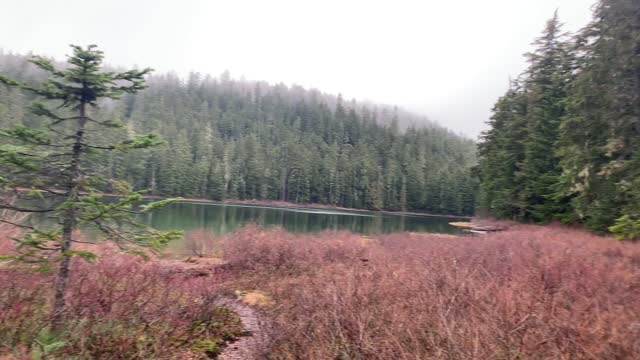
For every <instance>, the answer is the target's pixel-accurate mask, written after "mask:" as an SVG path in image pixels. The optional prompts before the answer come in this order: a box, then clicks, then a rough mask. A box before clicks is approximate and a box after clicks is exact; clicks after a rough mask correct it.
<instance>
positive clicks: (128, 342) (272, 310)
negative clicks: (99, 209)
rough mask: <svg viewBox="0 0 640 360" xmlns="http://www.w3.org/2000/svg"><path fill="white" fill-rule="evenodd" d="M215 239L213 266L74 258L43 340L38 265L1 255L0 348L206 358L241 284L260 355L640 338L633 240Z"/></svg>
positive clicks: (435, 352)
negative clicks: (259, 317) (62, 309)
mask: <svg viewBox="0 0 640 360" xmlns="http://www.w3.org/2000/svg"><path fill="white" fill-rule="evenodd" d="M187 235H188V238H189V239H190V241H191V242H193V243H196V244H198V243H200V246H199V247H198V249H199V252H200V255H202V256H205V257H206V256H211V255H212V253H213V252H214V251H215V252H217V250H213V248H212V247H208V246H205V245H206V244H209V243H211V242H216V241H219V240H220V239H216V238H215V236H212V235H211V234H207V233H206V232H194V233H191V234H187ZM2 244H3V245H4V246H0V248H2V250H1V251H0V252H2V253H6V252H7V251H10V248H9V246H8V245H7V244H9V242H7V241H4V242H3V243H2ZM223 244H224V245H223V247H224V255H223V259H222V260H223V261H222V264H217V265H214V263H215V262H210V263H209V264H212V265H206V264H207V262H204V263H203V264H205V265H201V266H200V267H199V268H198V269H197V271H196V272H190V271H188V268H187V267H186V266H187V265H189V263H185V262H175V261H167V260H163V259H159V258H155V259H153V260H151V261H148V262H145V261H144V260H143V259H141V258H138V257H133V256H131V255H128V254H121V253H117V252H112V251H110V250H109V249H108V248H102V249H103V250H101V251H100V257H99V260H97V262H96V263H95V264H88V263H86V262H84V260H81V259H74V262H73V263H72V266H73V268H74V271H73V276H72V278H71V281H70V285H69V293H68V294H69V299H71V300H70V302H69V305H68V309H67V311H66V313H65V317H64V318H65V326H64V332H63V333H61V334H59V335H58V336H57V337H55V338H48V337H47V334H46V333H43V332H42V331H41V326H42V324H45V323H46V322H47V316H48V312H47V308H48V307H49V306H51V297H50V294H49V293H50V292H51V291H52V290H51V289H50V288H49V287H47V286H42V284H45V283H48V282H50V281H51V280H50V277H51V275H50V274H46V273H34V272H32V271H27V270H26V269H25V268H24V265H22V267H19V268H16V267H8V266H7V264H2V265H1V266H0V277H1V279H0V281H2V284H3V286H2V288H0V309H1V311H0V324H1V325H0V354H3V355H4V356H8V357H9V358H16V359H18V358H24V357H26V356H30V355H33V354H35V353H37V352H42V351H49V352H50V353H51V354H52V356H53V357H54V358H56V357H57V358H60V357H61V358H67V357H70V356H71V355H72V354H73V355H74V356H77V357H78V358H105V359H106V358H123V359H124V358H140V359H142V358H185V357H186V356H187V355H189V356H206V354H207V353H208V356H213V355H214V354H215V353H216V352H217V351H219V349H220V345H221V344H223V343H224V340H225V339H230V338H233V337H235V336H238V335H239V334H240V333H241V328H240V326H239V324H238V321H237V318H236V317H234V315H233V314H231V313H230V312H228V311H226V310H224V309H222V308H220V307H219V306H217V305H216V299H218V298H219V297H220V296H222V295H224V294H233V293H234V292H235V293H238V294H244V293H247V292H251V293H252V294H254V300H253V304H256V306H258V307H259V308H260V309H261V312H262V314H263V316H264V318H265V320H266V321H267V323H268V326H267V327H266V328H265V331H266V332H267V333H266V337H267V339H268V341H267V343H266V344H265V348H264V349H263V354H262V355H264V356H266V357H268V358H272V359H390V358H393V359H416V358H421V359H428V358H439V359H461V358H462V359H463V358H482V359H513V358H574V359H583V358H584V359H594V358H609V359H610V358H617V359H631V358H633V357H634V356H635V354H637V353H638V351H640V344H639V343H638V341H637V339H638V336H639V335H640V328H639V327H638V326H637V324H638V323H640V314H638V312H637V309H638V308H640V287H639V286H638V284H640V247H638V244H635V243H621V242H618V241H616V240H614V239H612V238H603V237H598V236H595V235H591V234H588V233H585V232H583V231H580V230H574V229H570V228H567V227H563V226H546V227H541V226H525V225H516V226H511V227H510V228H509V229H508V230H506V231H503V232H498V233H492V234H487V235H482V236H477V237H476V236H474V237H455V236H450V235H437V234H415V233H399V234H391V235H381V236H376V237H363V236H361V235H357V234H353V233H348V232H338V233H336V232H324V233H318V234H306V235H300V234H291V233H287V232H285V231H283V230H279V229H270V230H265V229H261V228H258V227H256V226H248V227H245V228H243V229H242V230H240V231H238V232H236V233H234V234H230V235H228V236H227V237H225V239H224V241H223ZM218 255H219V253H218ZM189 266H191V265H189ZM56 344H57V345H56ZM46 349H48V350H46Z"/></svg>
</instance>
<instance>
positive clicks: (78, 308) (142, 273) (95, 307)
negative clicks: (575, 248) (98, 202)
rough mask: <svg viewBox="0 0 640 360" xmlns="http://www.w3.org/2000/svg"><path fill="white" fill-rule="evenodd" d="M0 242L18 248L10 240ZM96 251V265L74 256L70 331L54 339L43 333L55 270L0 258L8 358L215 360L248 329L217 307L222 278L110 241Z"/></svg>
mask: <svg viewBox="0 0 640 360" xmlns="http://www.w3.org/2000/svg"><path fill="white" fill-rule="evenodd" d="M5 230H6V229H5ZM0 245H2V246H1V247H0V250H1V251H2V253H4V254H7V253H10V252H11V250H12V249H11V242H9V241H7V239H6V237H4V236H3V238H0ZM92 250H94V251H96V249H92ZM97 252H99V260H98V261H96V262H95V263H87V262H86V261H84V260H81V259H74V262H73V264H72V269H73V272H72V274H73V275H72V277H71V280H70V285H69V288H68V293H67V296H68V299H69V300H68V301H69V302H68V304H69V305H68V309H67V313H66V314H65V329H64V331H63V333H62V334H57V335H55V336H53V335H52V334H50V333H48V332H47V331H46V330H43V329H45V328H46V327H47V324H48V321H49V315H50V306H51V300H52V297H53V286H52V284H53V280H52V279H53V276H54V274H53V273H46V272H45V273H43V272H37V271H34V270H33V269H31V268H30V267H29V266H28V265H20V266H16V265H11V266H9V264H7V263H6V262H5V263H2V262H0V284H2V286H1V287H0V358H1V359H32V358H33V359H36V358H48V359H70V358H74V359H198V358H208V357H210V356H214V355H216V354H217V353H219V351H220V350H221V347H222V345H223V344H224V343H225V341H226V340H230V339H233V338H235V337H237V336H238V335H239V334H240V333H241V331H242V327H241V324H240V323H239V320H238V318H237V316H236V315H235V314H234V313H232V312H230V311H229V310H227V309H225V308H223V307H220V306H218V305H217V304H218V300H219V299H220V297H221V295H222V290H221V289H220V287H219V286H218V282H217V281H212V279H211V278H209V277H205V276H200V274H196V275H194V274H193V273H192V272H188V271H179V269H176V268H175V266H170V265H171V264H165V263H164V262H162V261H144V259H142V258H141V257H138V256H133V255H128V254H123V253H120V252H118V251H117V250H116V249H114V248H110V247H108V246H102V247H101V248H99V249H97ZM43 356H44V357H43Z"/></svg>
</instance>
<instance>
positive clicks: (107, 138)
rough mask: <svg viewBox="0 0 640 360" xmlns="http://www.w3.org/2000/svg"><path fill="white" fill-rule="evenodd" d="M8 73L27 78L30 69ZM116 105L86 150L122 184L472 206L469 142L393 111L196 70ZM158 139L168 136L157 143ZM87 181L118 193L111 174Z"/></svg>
mask: <svg viewBox="0 0 640 360" xmlns="http://www.w3.org/2000/svg"><path fill="white" fill-rule="evenodd" d="M12 63H17V64H20V61H18V60H16V59H14V61H13V62H12ZM0 68H2V57H1V56H0ZM11 74H14V75H15V77H18V76H25V77H26V78H29V68H26V67H24V68H22V67H18V68H16V69H14V70H13V71H12V72H11ZM24 74H26V75H24ZM33 77H35V78H36V79H35V80H38V78H37V76H36V75H34V76H33ZM21 79H22V78H21ZM24 82H27V81H26V79H25V80H24ZM0 91H2V89H0ZM0 99H1V97H0ZM17 102H18V101H17V100H15V99H8V100H7V102H6V103H7V106H14V103H17ZM2 104H3V102H2V101H0V106H1V105H2ZM43 105H44V106H45V108H46V109H49V108H51V107H50V106H48V104H47V103H46V102H43ZM112 105H113V106H110V107H108V108H105V109H103V110H102V111H101V113H100V114H96V116H95V119H94V120H96V121H99V122H100V123H101V125H103V126H106V125H110V124H121V125H124V127H122V128H109V130H110V131H108V132H102V133H101V136H100V137H93V140H94V141H95V142H96V147H94V148H87V149H86V150H87V152H86V153H85V154H86V156H87V159H88V161H87V162H86V163H85V167H84V171H90V172H92V173H93V174H96V175H100V176H101V177H102V178H105V179H110V178H118V179H119V180H122V181H125V180H126V182H127V183H129V184H130V187H131V188H130V189H129V191H136V190H142V189H148V190H149V193H150V194H151V195H160V196H166V197H193V198H207V199H213V200H225V199H257V200H284V201H289V202H297V203H322V204H330V205H336V206H344V207H355V208H364V209H372V210H383V209H384V210H401V209H406V210H409V211H428V212H433V213H447V214H458V215H463V214H464V215H471V214H473V212H474V210H475V201H476V188H477V186H476V185H475V184H474V181H476V180H474V179H473V178H472V176H471V175H470V172H469V169H470V167H472V166H474V165H475V163H476V158H475V144H474V142H473V141H471V140H469V139H464V138H461V137H459V136H457V135H455V134H453V133H451V132H450V131H448V130H446V129H444V128H441V127H439V126H437V125H435V124H432V123H430V122H428V121H427V120H426V119H423V118H419V117H417V116H414V115H412V114H409V113H405V112H403V111H402V110H400V109H396V108H390V107H386V106H372V105H363V104H358V103H356V102H355V101H345V100H344V99H343V98H342V97H341V96H338V97H334V96H330V95H326V94H322V93H320V92H319V91H317V90H304V89H302V88H299V87H296V86H294V87H286V86H284V85H269V84H267V83H264V82H250V81H238V80H233V79H231V78H230V77H229V76H228V74H227V75H225V76H223V77H221V78H219V79H214V78H211V77H201V76H199V75H198V74H191V75H190V76H189V78H188V80H187V81H182V80H181V79H179V78H177V77H176V76H175V75H172V74H167V75H157V76H151V77H149V88H148V89H147V90H146V91H144V92H142V93H138V94H125V95H124V96H123V97H122V99H121V100H120V101H118V102H114V103H112ZM32 116H33V115H32V114H27V120H22V119H21V120H19V121H18V120H15V119H13V118H9V117H5V118H3V117H2V116H1V115H0V124H2V123H7V124H9V123H11V124H12V125H16V124H17V125H22V126H25V127H28V128H46V126H44V124H43V122H42V119H41V117H32ZM29 117H32V118H29ZM67 117H69V116H66V115H65V116H59V118H61V119H64V118H67ZM25 121H26V122H25ZM53 121H57V120H53ZM27 122H28V123H29V124H32V125H35V126H33V127H31V126H27V125H26V123H27ZM64 122H67V120H63V123H64ZM411 123H424V124H425V125H424V126H420V127H417V126H411V125H409V124H411ZM89 124H95V123H94V122H89ZM401 130H402V131H401ZM147 133H149V134H148V135H144V134H147ZM86 135H87V136H93V135H92V133H87V134H86ZM160 137H161V138H162V139H164V140H162V142H164V143H165V144H164V146H155V145H159V144H161V140H160ZM54 138H55V137H54ZM52 140H54V139H52ZM102 149H105V150H112V151H99V150H102ZM133 149H141V150H140V151H129V150H133ZM19 160H21V161H28V162H34V161H33V160H31V159H28V158H23V157H19ZM36 162H37V161H36ZM442 178H446V179H447V181H446V182H444V181H442ZM92 186H94V187H96V188H97V189H99V190H101V191H104V192H110V193H118V194H122V193H123V192H121V191H120V190H119V189H122V186H121V184H118V183H114V182H111V183H106V182H105V183H103V184H98V185H96V184H95V183H94V184H93V185H92ZM125 193H126V191H125Z"/></svg>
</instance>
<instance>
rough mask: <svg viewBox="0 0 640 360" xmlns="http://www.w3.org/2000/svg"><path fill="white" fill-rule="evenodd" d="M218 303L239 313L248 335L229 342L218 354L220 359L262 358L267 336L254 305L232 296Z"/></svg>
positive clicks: (245, 359)
mask: <svg viewBox="0 0 640 360" xmlns="http://www.w3.org/2000/svg"><path fill="white" fill-rule="evenodd" d="M218 305H220V306H224V307H226V308H228V309H230V310H232V311H234V312H235V313H237V314H238V316H239V317H240V320H241V321H242V326H243V327H244V330H245V331H246V332H247V336H242V337H240V338H239V339H238V340H236V341H234V342H232V343H230V344H228V346H227V347H226V348H225V349H224V350H222V353H220V355H218V359H220V360H255V359H260V358H261V355H262V353H263V350H264V344H265V341H266V336H265V334H264V328H263V323H262V321H261V319H260V316H259V314H258V312H257V311H256V310H255V309H253V308H252V307H250V306H248V305H246V304H244V303H242V302H240V301H238V300H235V299H232V298H223V299H221V300H219V301H218Z"/></svg>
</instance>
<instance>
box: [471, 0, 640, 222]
mask: <svg viewBox="0 0 640 360" xmlns="http://www.w3.org/2000/svg"><path fill="white" fill-rule="evenodd" d="M594 9H595V11H594V21H593V22H592V23H591V24H589V25H588V26H587V27H585V28H584V29H583V30H582V31H580V32H579V33H578V34H577V35H576V36H575V37H574V38H567V37H566V36H565V35H564V33H563V32H562V31H561V30H560V23H559V21H558V17H557V15H554V17H553V18H552V19H551V20H550V21H549V22H548V24H547V27H546V29H545V32H544V33H543V35H542V36H541V37H540V38H539V39H537V40H536V42H535V43H534V44H535V45H536V49H535V51H534V52H533V53H531V54H528V55H527V57H528V60H529V64H530V65H529V68H528V69H527V71H526V72H525V73H524V74H523V75H522V76H521V77H520V78H519V80H518V81H517V82H515V83H514V85H513V86H512V87H511V88H510V89H509V91H508V92H507V94H506V95H505V96H504V97H503V98H502V99H500V100H499V101H498V103H497V104H496V107H495V108H494V115H493V117H492V119H491V122H490V125H491V129H490V130H488V131H487V132H486V133H484V135H483V142H482V143H481V144H480V147H479V155H480V166H479V170H480V176H481V179H482V184H481V190H482V194H481V203H482V205H481V206H482V208H483V209H485V210H486V211H488V212H489V213H491V214H493V215H495V216H497V217H500V218H512V219H518V220H527V221H536V222H546V221H549V220H553V219H559V220H562V221H564V222H579V223H583V224H584V225H585V226H586V227H587V228H588V229H591V230H594V231H598V232H603V231H606V230H608V229H609V230H611V228H612V226H614V221H616V219H620V218H621V217H623V215H624V214H635V213H637V212H638V211H639V210H640V209H639V206H638V204H640V191H638V190H637V189H638V188H639V186H638V185H640V166H639V164H640V122H639V121H640V120H639V119H640V113H639V110H638V109H640V78H638V76H637V74H638V72H639V71H640V61H639V60H638V56H637V49H638V48H640V30H639V29H640V17H638V16H637V15H638V5H637V2H635V1H634V0H601V1H600V2H599V3H598V4H597V6H596V7H595V8H594Z"/></svg>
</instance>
